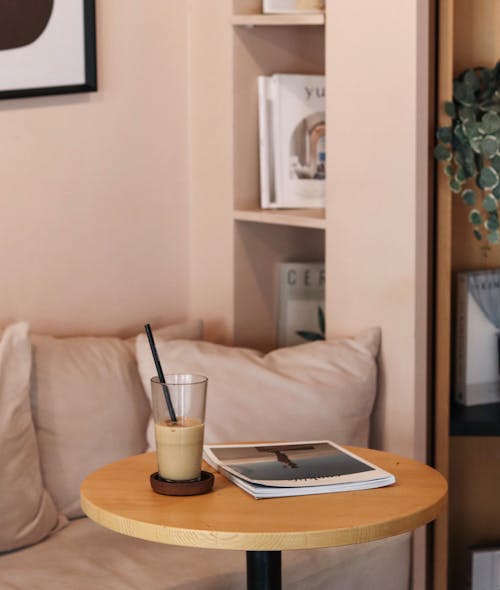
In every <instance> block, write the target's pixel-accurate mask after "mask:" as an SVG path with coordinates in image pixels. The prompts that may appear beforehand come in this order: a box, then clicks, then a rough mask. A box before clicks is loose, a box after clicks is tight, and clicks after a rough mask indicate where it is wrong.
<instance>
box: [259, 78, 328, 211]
mask: <svg viewBox="0 0 500 590" xmlns="http://www.w3.org/2000/svg"><path fill="white" fill-rule="evenodd" d="M257 86H258V96H259V150H260V153H259V160H260V189H261V207H262V208H318V207H320V208H321V207H324V206H325V167H326V126H325V76H321V75H316V76H314V75H300V74H274V75H272V76H259V78H258V84H257Z"/></svg>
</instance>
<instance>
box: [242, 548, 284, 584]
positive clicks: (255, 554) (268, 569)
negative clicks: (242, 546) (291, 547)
mask: <svg viewBox="0 0 500 590" xmlns="http://www.w3.org/2000/svg"><path fill="white" fill-rule="evenodd" d="M247 590H281V551H247Z"/></svg>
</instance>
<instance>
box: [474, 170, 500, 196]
mask: <svg viewBox="0 0 500 590" xmlns="http://www.w3.org/2000/svg"><path fill="white" fill-rule="evenodd" d="M477 184H478V186H479V188H482V189H483V190H492V189H494V188H495V187H496V186H497V185H498V172H497V171H496V170H495V169H494V168H493V167H492V166H484V167H483V168H481V170H480V171H479V176H478V177H477Z"/></svg>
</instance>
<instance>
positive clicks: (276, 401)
mask: <svg viewBox="0 0 500 590" xmlns="http://www.w3.org/2000/svg"><path fill="white" fill-rule="evenodd" d="M156 336H157V343H158V348H159V351H160V356H161V358H162V362H163V363H164V366H166V367H168V370H170V371H175V372H177V371H186V370H189V371H192V372H199V373H204V374H207V375H208V376H209V394H208V395H209V403H208V410H207V434H206V436H207V441H208V442H216V441H222V440H234V437H235V436H237V438H238V439H239V440H251V439H254V440H255V439H258V438H263V437H264V438H266V439H267V440H269V439H270V438H275V439H281V440H283V439H290V438H301V439H304V438H310V439H311V438H316V439H319V438H333V439H335V440H336V441H338V442H340V443H343V444H358V445H362V444H366V442H367V436H368V425H369V416H370V413H371V409H372V405H373V398H374V394H375V385H376V363H375V357H376V353H377V347H378V333H377V332H376V331H373V330H372V331H368V332H366V333H364V334H363V335H361V336H360V337H359V338H356V339H352V340H343V341H329V342H319V343H310V344H305V345H303V346H298V347H293V348H289V349H282V350H280V351H274V352H273V353H271V354H269V355H266V356H264V355H262V354H259V353H257V352H255V351H250V350H244V349H236V348H228V347H222V346H218V345H215V344H210V343H206V342H201V341H199V338H200V336H201V333H200V326H199V324H198V323H196V322H190V323H187V324H182V325H178V326H173V327H170V328H168V329H165V330H161V331H157V333H156ZM152 374H154V370H153V369H152V366H151V359H150V355H149V354H148V350H147V343H146V342H145V338H144V337H143V336H139V337H138V338H137V339H134V340H128V341H125V340H119V339H117V338H64V339H58V338H51V337H48V336H34V335H30V334H29V329H28V326H27V325H26V324H25V323H18V324H15V325H12V326H9V327H7V328H6V329H5V330H4V331H3V334H2V338H1V341H0V469H1V480H0V552H1V554H0V589H1V590H25V589H26V588H32V589H34V590H49V589H50V590H53V589H59V588H61V589H69V590H72V589H75V590H78V589H82V590H87V589H90V588H98V589H110V590H111V589H113V590H114V589H117V590H118V589H120V590H121V589H131V590H132V589H142V588H148V590H155V589H158V590H167V589H174V588H175V589H177V590H188V589H189V590H190V589H199V590H205V589H213V590H224V589H225V588H227V589H230V588H231V589H237V588H245V555H244V553H243V552H239V551H219V550H204V549H199V550H198V549H191V548H184V547H174V546H168V545H161V544H156V543H151V542H147V541H141V540H137V539H134V538H131V537H127V536H123V535H120V534H117V533H114V532H112V531H109V530H106V529H104V528H102V527H100V526H98V525H97V524H95V523H93V522H92V521H90V520H89V519H88V518H86V517H84V516H83V513H82V512H81V508H80V505H79V485H80V482H81V481H82V479H83V478H84V477H85V476H86V475H87V474H88V473H90V472H91V471H93V470H94V469H96V468H98V467H100V466H102V465H104V464H106V463H109V462H110V461H113V460H116V459H118V458H121V457H125V456H128V455H132V454H137V453H141V452H144V451H145V450H147V448H148V444H149V445H151V444H153V441H152V440H151V430H149V436H150V440H149V443H148V438H147V437H148V423H150V406H149V401H148V388H147V384H148V379H149V376H150V375H152ZM145 386H146V389H145ZM292 433H293V434H292ZM360 500H362V496H361V495H360ZM262 501H266V500H262ZM290 518H293V515H290ZM409 562H410V536H409V535H401V536H398V537H393V538H391V539H386V540H382V541H376V542H371V543H365V544H361V545H355V546H348V547H341V548H332V549H320V550H310V551H292V552H285V553H284V554H283V586H284V588H287V589H292V588H293V589H297V590H298V589H301V590H309V589H310V590H314V589H318V590H319V589H321V590H328V589H332V590H333V589H334V590H351V589H352V590H354V589H356V590H368V589H374V590H375V589H378V588H384V590H407V589H408V587H409V569H410V565H409Z"/></svg>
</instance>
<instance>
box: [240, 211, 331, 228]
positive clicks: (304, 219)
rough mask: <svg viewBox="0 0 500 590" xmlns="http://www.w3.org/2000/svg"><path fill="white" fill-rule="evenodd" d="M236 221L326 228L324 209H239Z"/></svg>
mask: <svg viewBox="0 0 500 590" xmlns="http://www.w3.org/2000/svg"><path fill="white" fill-rule="evenodd" d="M234 219H235V220H236V221H249V222H253V223H270V224H274V225H288V226H292V227H308V228H312V229H325V227H326V221H325V210H324V209H237V210H236V211H234Z"/></svg>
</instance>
